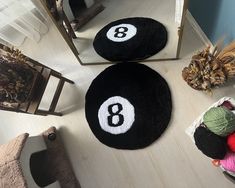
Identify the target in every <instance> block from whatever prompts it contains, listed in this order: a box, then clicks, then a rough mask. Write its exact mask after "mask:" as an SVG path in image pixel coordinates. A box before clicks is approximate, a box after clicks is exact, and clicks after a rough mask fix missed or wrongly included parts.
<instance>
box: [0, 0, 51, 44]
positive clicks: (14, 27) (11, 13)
mask: <svg viewBox="0 0 235 188" xmlns="http://www.w3.org/2000/svg"><path fill="white" fill-rule="evenodd" d="M45 23H46V22H45V18H44V16H43V15H42V14H41V13H40V12H39V11H38V9H37V8H36V6H35V5H34V4H33V3H32V2H31V0H0V38H1V39H2V40H4V41H6V42H8V43H10V44H12V45H14V46H19V45H21V44H22V43H23V42H24V39H25V38H26V37H28V38H30V39H32V40H34V41H36V42H38V41H39V40H40V38H41V35H42V34H45V33H46V32H47V31H48V27H47V25H46V24H45Z"/></svg>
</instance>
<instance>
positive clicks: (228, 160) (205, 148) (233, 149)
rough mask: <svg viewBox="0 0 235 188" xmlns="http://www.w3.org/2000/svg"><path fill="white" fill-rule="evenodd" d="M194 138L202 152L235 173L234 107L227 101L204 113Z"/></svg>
mask: <svg viewBox="0 0 235 188" xmlns="http://www.w3.org/2000/svg"><path fill="white" fill-rule="evenodd" d="M194 140H195V144H196V146H197V148H198V149H199V150H201V152H202V153H203V154H205V155H206V156H208V157H210V158H212V159H215V160H216V161H218V163H219V165H221V166H222V167H223V168H224V169H225V170H227V171H229V172H232V173H235V107H234V106H233V105H232V104H231V103H230V102H229V101H225V102H224V103H223V104H222V105H221V106H218V107H212V108H210V109H209V110H208V111H207V112H206V113H205V114H204V116H203V123H202V124H201V125H200V126H199V127H198V128H197V129H196V130H195V132H194Z"/></svg>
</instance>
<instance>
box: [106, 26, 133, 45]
mask: <svg viewBox="0 0 235 188" xmlns="http://www.w3.org/2000/svg"><path fill="white" fill-rule="evenodd" d="M136 33H137V29H136V27H135V26H134V25H131V24H119V25H116V26H113V27H111V28H110V29H109V30H108V32H107V34H106V36H107V38H108V39H109V40H111V41H114V42H124V41H127V40H129V39H131V38H132V37H134V36H135V35H136Z"/></svg>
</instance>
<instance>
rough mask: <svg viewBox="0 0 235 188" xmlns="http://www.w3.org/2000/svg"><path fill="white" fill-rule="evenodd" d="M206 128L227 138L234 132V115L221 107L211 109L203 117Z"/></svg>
mask: <svg viewBox="0 0 235 188" xmlns="http://www.w3.org/2000/svg"><path fill="white" fill-rule="evenodd" d="M203 122H204V124H205V125H206V126H207V128H208V129H209V130H210V131H211V132H213V133H215V134H217V135H219V136H227V135H229V134H231V133H232V132H234V131H235V114H233V112H231V111H230V110H228V109H225V108H223V107H213V108H211V109H210V110H208V111H207V112H206V113H205V114H204V116H203Z"/></svg>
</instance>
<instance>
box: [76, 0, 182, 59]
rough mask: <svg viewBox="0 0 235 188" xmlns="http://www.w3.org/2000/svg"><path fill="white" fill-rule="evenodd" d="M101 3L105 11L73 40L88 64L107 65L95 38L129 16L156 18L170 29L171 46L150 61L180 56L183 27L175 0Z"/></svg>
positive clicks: (104, 1) (109, 1) (168, 30)
mask: <svg viewBox="0 0 235 188" xmlns="http://www.w3.org/2000/svg"><path fill="white" fill-rule="evenodd" d="M101 2H102V4H103V5H104V7H105V9H104V10H103V11H102V12H101V13H100V14H98V15H97V16H96V17H94V18H93V19H92V20H91V21H90V22H88V24H86V25H85V26H84V27H83V28H82V29H80V30H78V32H76V35H77V36H78V39H74V40H73V41H74V44H75V46H76V47H77V49H78V52H79V53H80V58H81V60H82V61H83V62H84V63H88V64H89V63H93V62H107V60H105V59H103V58H102V57H100V56H99V55H98V54H97V53H96V52H95V50H94V48H93V39H94V38H95V35H96V34H97V33H98V31H99V30H100V29H102V28H103V27H104V26H105V25H107V24H108V23H110V22H112V21H115V20H118V19H122V18H128V17H149V18H153V19H155V20H157V21H159V22H161V23H162V24H163V25H164V26H165V27H166V29H167V32H168V41H167V44H166V46H165V48H164V49H163V50H161V51H160V52H159V53H157V54H156V55H154V56H152V57H151V58H150V59H163V58H164V59H165V58H168V59H170V58H175V57H176V51H177V44H178V27H179V24H178V23H176V22H175V6H176V5H175V0H148V1H143V0H128V1H127V0H118V1H117V0H102V1H101ZM166 12H167V14H166ZM84 49H86V50H84Z"/></svg>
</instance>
